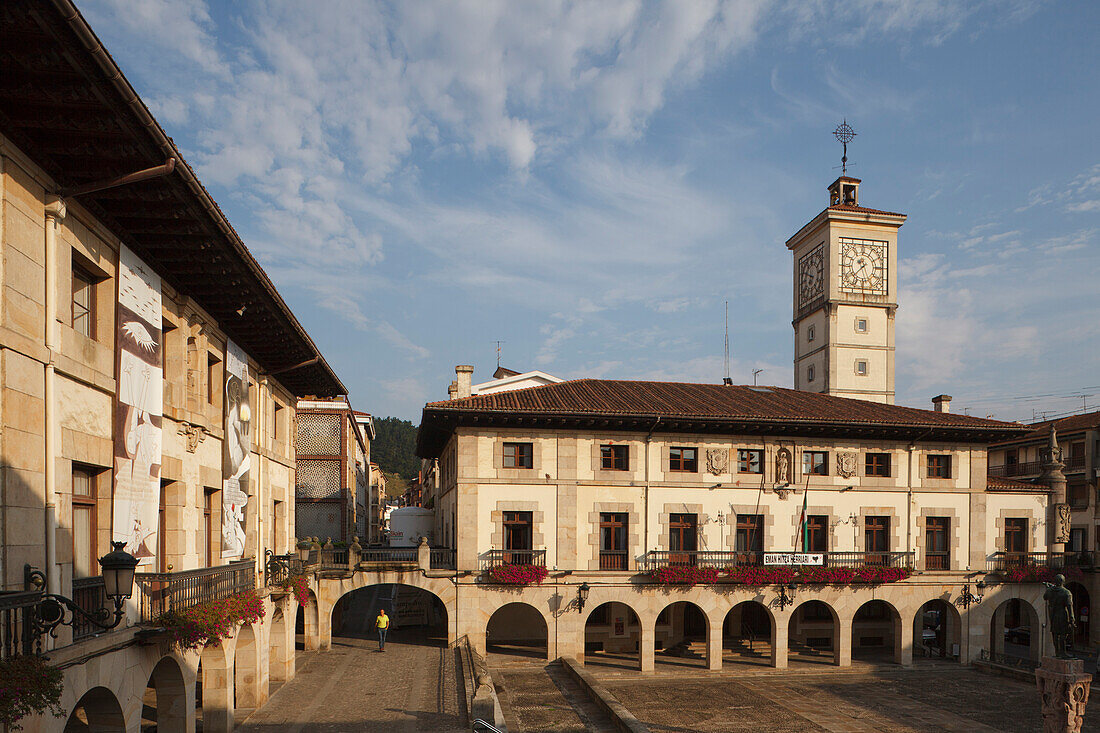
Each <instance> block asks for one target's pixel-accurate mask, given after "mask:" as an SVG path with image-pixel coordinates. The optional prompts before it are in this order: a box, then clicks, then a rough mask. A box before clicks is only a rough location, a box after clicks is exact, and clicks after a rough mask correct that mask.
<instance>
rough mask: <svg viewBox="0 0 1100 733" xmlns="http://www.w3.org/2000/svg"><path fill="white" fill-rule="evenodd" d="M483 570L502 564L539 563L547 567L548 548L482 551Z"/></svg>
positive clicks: (480, 559) (481, 562)
mask: <svg viewBox="0 0 1100 733" xmlns="http://www.w3.org/2000/svg"><path fill="white" fill-rule="evenodd" d="M479 563H480V565H481V569H482V570H490V569H492V568H495V567H499V566H501V565H538V566H540V567H546V550H489V551H487V552H483V553H481V557H480V558H479Z"/></svg>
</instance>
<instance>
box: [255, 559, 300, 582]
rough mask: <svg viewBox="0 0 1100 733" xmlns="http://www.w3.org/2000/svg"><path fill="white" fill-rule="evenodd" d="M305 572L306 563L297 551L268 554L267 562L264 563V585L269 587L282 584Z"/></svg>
mask: <svg viewBox="0 0 1100 733" xmlns="http://www.w3.org/2000/svg"><path fill="white" fill-rule="evenodd" d="M303 572H304V565H303V563H302V560H301V558H300V557H298V554H297V553H294V552H289V553H287V554H285V555H268V556H267V562H266V563H264V585H265V586H268V587H274V586H280V585H282V584H283V583H286V582H287V581H288V580H290V579H291V578H293V577H294V576H296V575H301V574H302V573H303Z"/></svg>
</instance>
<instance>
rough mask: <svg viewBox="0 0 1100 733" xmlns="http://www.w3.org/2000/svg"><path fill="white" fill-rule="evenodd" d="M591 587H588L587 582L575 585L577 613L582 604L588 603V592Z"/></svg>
mask: <svg viewBox="0 0 1100 733" xmlns="http://www.w3.org/2000/svg"><path fill="white" fill-rule="evenodd" d="M591 590H592V589H591V588H589V587H588V583H581V584H580V585H579V586H578V587H577V613H580V612H581V611H583V610H584V604H585V603H588V593H589V591H591Z"/></svg>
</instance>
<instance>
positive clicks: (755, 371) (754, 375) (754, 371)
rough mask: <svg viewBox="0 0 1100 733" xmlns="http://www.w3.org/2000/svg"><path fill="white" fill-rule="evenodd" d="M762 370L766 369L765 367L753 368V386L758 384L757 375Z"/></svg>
mask: <svg viewBox="0 0 1100 733" xmlns="http://www.w3.org/2000/svg"><path fill="white" fill-rule="evenodd" d="M762 371H764V370H763V369H753V370H752V386H753V387H755V386H756V377H757V375H758V374H760V372H762Z"/></svg>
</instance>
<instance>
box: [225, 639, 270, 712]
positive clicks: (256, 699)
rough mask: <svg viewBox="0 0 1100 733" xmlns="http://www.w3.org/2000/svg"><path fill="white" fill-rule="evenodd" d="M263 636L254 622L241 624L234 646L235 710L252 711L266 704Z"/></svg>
mask: <svg viewBox="0 0 1100 733" xmlns="http://www.w3.org/2000/svg"><path fill="white" fill-rule="evenodd" d="M260 649H261V637H260V634H258V633H257V629H256V626H254V625H253V624H241V627H240V628H239V629H238V630H237V643H236V644H235V645H234V647H233V692H234V703H233V707H234V710H242V711H244V712H251V711H253V710H255V709H256V708H258V707H260V706H261V705H263V704H264V701H265V700H266V698H267V694H266V690H264V689H263V685H262V684H261V683H262V681H263V679H264V678H263V676H262V673H261V669H260V659H261V654H260Z"/></svg>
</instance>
